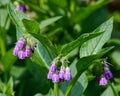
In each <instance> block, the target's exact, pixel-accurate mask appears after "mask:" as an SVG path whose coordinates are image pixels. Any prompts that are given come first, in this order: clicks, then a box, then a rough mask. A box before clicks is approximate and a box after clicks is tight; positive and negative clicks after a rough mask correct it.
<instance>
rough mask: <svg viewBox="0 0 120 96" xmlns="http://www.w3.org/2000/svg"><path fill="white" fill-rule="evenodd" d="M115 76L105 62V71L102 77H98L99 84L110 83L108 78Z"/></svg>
mask: <svg viewBox="0 0 120 96" xmlns="http://www.w3.org/2000/svg"><path fill="white" fill-rule="evenodd" d="M112 77H113V75H112V72H111V71H110V69H109V66H108V65H107V64H104V71H103V74H102V75H101V76H100V77H97V81H98V83H99V85H106V84H108V80H109V79H111V78H112Z"/></svg>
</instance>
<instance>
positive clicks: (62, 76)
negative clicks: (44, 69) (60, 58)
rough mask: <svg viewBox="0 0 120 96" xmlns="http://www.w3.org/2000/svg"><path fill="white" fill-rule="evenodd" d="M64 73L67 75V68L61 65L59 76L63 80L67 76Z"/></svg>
mask: <svg viewBox="0 0 120 96" xmlns="http://www.w3.org/2000/svg"><path fill="white" fill-rule="evenodd" d="M64 75H65V68H64V67H61V68H60V72H59V78H60V79H61V81H64V77H65V76H64Z"/></svg>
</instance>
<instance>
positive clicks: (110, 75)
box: [104, 64, 113, 79]
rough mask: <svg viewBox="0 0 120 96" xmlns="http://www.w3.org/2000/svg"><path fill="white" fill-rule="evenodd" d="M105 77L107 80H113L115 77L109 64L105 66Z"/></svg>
mask: <svg viewBox="0 0 120 96" xmlns="http://www.w3.org/2000/svg"><path fill="white" fill-rule="evenodd" d="M104 75H105V77H106V79H111V78H112V77H113V75H112V72H111V71H110V69H109V66H108V65H107V64H105V68H104Z"/></svg>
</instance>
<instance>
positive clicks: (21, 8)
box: [19, 4, 26, 12]
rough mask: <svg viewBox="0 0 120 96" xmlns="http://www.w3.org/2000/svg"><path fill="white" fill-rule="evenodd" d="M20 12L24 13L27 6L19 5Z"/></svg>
mask: <svg viewBox="0 0 120 96" xmlns="http://www.w3.org/2000/svg"><path fill="white" fill-rule="evenodd" d="M19 10H20V11H22V12H25V11H26V6H25V5H24V4H21V5H19Z"/></svg>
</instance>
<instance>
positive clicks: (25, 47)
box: [13, 37, 34, 59]
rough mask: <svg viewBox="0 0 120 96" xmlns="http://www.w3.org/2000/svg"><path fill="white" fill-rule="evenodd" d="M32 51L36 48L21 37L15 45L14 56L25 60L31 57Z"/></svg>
mask: <svg viewBox="0 0 120 96" xmlns="http://www.w3.org/2000/svg"><path fill="white" fill-rule="evenodd" d="M32 50H34V48H32V47H31V45H30V44H28V43H27V40H26V39H25V38H24V37H21V38H20V39H19V40H18V41H17V43H16V45H15V48H14V50H13V55H15V56H18V57H19V59H25V58H27V57H30V55H31V51H32Z"/></svg>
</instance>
